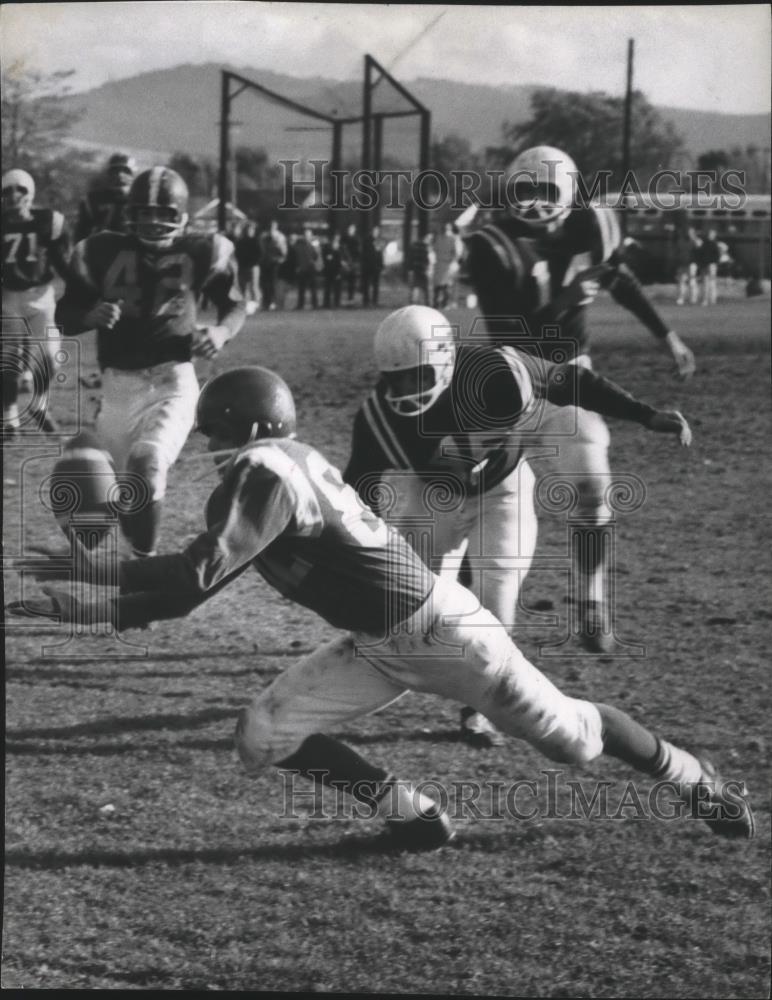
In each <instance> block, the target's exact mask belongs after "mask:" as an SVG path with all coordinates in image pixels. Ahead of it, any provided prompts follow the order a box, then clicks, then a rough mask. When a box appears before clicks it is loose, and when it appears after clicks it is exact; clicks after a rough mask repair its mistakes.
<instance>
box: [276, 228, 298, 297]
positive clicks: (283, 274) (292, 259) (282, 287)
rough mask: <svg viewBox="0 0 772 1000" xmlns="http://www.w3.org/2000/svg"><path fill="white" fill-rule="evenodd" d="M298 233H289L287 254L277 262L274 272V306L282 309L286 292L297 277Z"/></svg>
mask: <svg viewBox="0 0 772 1000" xmlns="http://www.w3.org/2000/svg"><path fill="white" fill-rule="evenodd" d="M297 242H298V234H297V233H291V234H290V236H289V237H288V239H287V256H286V257H285V258H284V260H283V261H282V262H281V264H279V267H278V270H277V272H276V308H277V309H284V307H285V305H286V303H287V292H288V291H289V289H290V288H291V287H292V286H294V284H295V279H296V277H297V270H296V268H297V255H296V247H297Z"/></svg>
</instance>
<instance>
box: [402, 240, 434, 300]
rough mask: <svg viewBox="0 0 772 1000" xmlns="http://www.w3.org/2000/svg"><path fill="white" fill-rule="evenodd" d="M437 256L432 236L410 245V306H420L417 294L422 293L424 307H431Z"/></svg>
mask: <svg viewBox="0 0 772 1000" xmlns="http://www.w3.org/2000/svg"><path fill="white" fill-rule="evenodd" d="M435 260H436V257H435V254H434V250H433V249H432V236H431V233H427V234H426V236H424V237H423V238H421V239H417V240H414V241H413V243H412V244H411V245H410V252H409V256H408V280H409V286H410V304H411V305H420V304H421V303H420V302H419V300H418V296H417V294H416V293H417V292H420V293H421V297H422V298H423V305H425V306H428V305H430V301H431V296H430V292H429V289H430V287H431V282H432V278H433V275H434V264H435Z"/></svg>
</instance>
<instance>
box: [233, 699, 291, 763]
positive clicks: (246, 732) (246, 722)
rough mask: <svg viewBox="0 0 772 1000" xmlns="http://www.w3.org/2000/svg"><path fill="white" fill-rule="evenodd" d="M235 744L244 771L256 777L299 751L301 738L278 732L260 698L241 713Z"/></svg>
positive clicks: (237, 724)
mask: <svg viewBox="0 0 772 1000" xmlns="http://www.w3.org/2000/svg"><path fill="white" fill-rule="evenodd" d="M235 744H236V750H237V752H238V755H239V757H240V759H241V763H242V765H243V767H244V770H245V771H246V772H247V774H248V775H250V776H251V777H255V776H257V775H259V774H261V773H262V772H263V771H264V770H265V769H266V768H267V767H270V766H271V765H272V764H275V763H276V762H277V761H280V760H282V759H283V758H284V757H287V756H288V755H289V754H291V753H292V752H293V751H294V750H296V749H297V747H298V740H297V739H292V740H288V739H287V738H286V737H283V736H282V735H281V734H280V733H278V732H277V730H276V727H275V725H274V723H273V719H272V717H271V713H270V712H269V711H268V709H267V708H266V707H265V706H264V705H263V704H261V703H260V701H259V700H258V701H257V702H254V703H253V704H252V705H250V706H249V708H244V709H242V710H241V712H239V717H238V721H237V723H236V736H235Z"/></svg>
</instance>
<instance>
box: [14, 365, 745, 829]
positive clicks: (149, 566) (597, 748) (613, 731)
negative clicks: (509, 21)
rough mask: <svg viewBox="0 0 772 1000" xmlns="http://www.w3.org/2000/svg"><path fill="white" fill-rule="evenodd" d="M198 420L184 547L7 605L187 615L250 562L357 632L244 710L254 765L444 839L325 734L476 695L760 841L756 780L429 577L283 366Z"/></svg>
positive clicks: (88, 613) (253, 376)
mask: <svg viewBox="0 0 772 1000" xmlns="http://www.w3.org/2000/svg"><path fill="white" fill-rule="evenodd" d="M514 388H515V386H514V385H513V389H514ZM683 423H684V422H683V420H680V421H676V422H675V423H674V427H673V429H674V430H676V429H677V428H676V425H677V427H678V428H681V429H682V426H683ZM197 426H198V429H199V430H201V431H202V432H203V433H204V434H206V435H207V437H208V438H209V449H210V451H212V452H213V453H214V455H213V457H215V461H216V462H218V463H219V471H220V474H221V477H222V482H221V483H220V485H219V486H217V488H216V489H215V490H214V492H213V493H212V495H211V496H210V498H209V502H208V504H207V511H206V518H207V528H206V530H205V531H203V532H202V533H201V534H200V535H199V536H198V537H197V538H196V539H195V540H194V541H192V542H191V543H190V545H189V546H188V547H187V548H186V549H185V550H184V551H182V552H180V553H178V554H174V555H167V556H156V557H155V558H151V559H144V560H132V561H127V562H122V563H120V564H119V567H118V580H119V591H120V592H119V595H118V596H114V595H113V594H112V592H110V591H107V590H104V589H103V590H102V591H101V593H102V594H103V595H104V596H101V597H97V598H93V597H91V598H88V599H84V600H83V601H81V600H79V599H78V598H76V597H73V596H72V595H71V594H69V593H67V592H65V591H63V590H58V589H57V588H56V587H49V588H48V591H47V594H46V596H44V597H36V598H28V599H27V601H26V602H25V601H22V602H14V603H12V604H11V605H9V607H8V610H9V612H11V613H14V614H20V615H30V614H43V615H45V616H49V617H57V618H58V619H59V620H66V621H79V622H89V623H92V622H97V621H102V622H110V623H112V624H113V625H115V627H116V628H122V629H126V628H130V627H132V626H137V625H141V624H144V623H146V622H149V621H151V620H154V619H158V618H174V617H180V616H183V615H186V614H189V613H190V612H191V611H192V610H193V609H194V608H195V607H197V606H198V605H199V604H200V603H201V602H202V601H204V600H206V599H207V598H208V597H211V596H212V595H213V594H215V593H217V592H218V591H219V590H221V589H222V588H223V587H225V586H227V585H228V583H230V582H231V581H232V580H234V579H235V578H236V577H238V576H240V575H241V574H242V573H243V572H244V571H245V570H247V569H248V568H249V567H250V566H251V567H253V568H254V569H255V570H257V572H258V573H260V575H261V576H262V577H263V578H264V579H265V580H266V581H267V582H268V583H269V584H270V585H271V586H273V587H275V588H276V589H277V590H278V591H279V592H280V593H281V594H282V595H283V596H285V597H287V598H290V599H292V600H294V601H296V602H297V603H298V604H301V605H303V606H304V607H307V608H310V609H312V610H313V611H315V612H316V613H317V614H319V615H320V616H321V617H322V618H323V619H325V621H327V622H328V623H330V624H331V625H333V626H335V627H336V628H340V629H345V630H347V633H346V634H345V635H341V636H340V637H338V638H335V639H333V640H332V641H330V642H327V643H324V644H323V645H322V646H320V647H319V648H317V649H316V650H315V651H314V652H313V653H311V654H310V655H309V656H307V657H304V658H303V659H302V660H299V661H298V662H297V663H295V664H293V665H292V666H291V667H289V668H288V669H287V670H285V671H283V672H282V673H281V674H280V675H279V676H278V677H277V678H276V680H274V681H273V682H272V683H271V684H269V685H268V687H267V688H265V689H264V690H263V691H261V692H260V693H259V694H258V695H257V696H256V697H254V698H253V700H252V702H251V703H250V704H249V706H248V707H247V708H244V709H243V710H242V711H241V712H240V713H239V718H238V723H237V726H236V746H237V749H238V752H239V754H240V756H241V760H242V762H243V764H244V766H245V768H246V770H247V772H248V773H249V774H250V775H255V776H257V775H260V774H261V773H262V771H263V770H264V769H265V768H266V767H267V766H269V765H274V766H276V767H279V768H282V769H288V770H293V771H295V772H299V773H300V774H303V775H306V776H308V777H311V778H312V779H313V780H314V781H319V782H323V783H326V784H329V785H332V787H334V788H336V789H340V790H342V791H345V792H348V793H349V794H351V795H353V796H354V797H355V798H357V799H359V800H360V801H363V802H364V803H365V804H366V805H367V806H368V807H372V811H373V813H376V812H378V813H380V814H381V815H382V816H384V818H385V819H386V822H387V824H388V827H389V829H390V830H391V833H392V834H393V836H394V837H395V838H396V842H397V843H398V844H400V845H402V846H404V847H406V848H427V847H438V846H441V845H442V844H443V843H445V842H446V841H447V840H448V839H449V838H450V837H451V836H452V828H451V825H450V822H449V820H448V818H447V816H446V815H445V814H444V813H443V811H442V809H441V808H440V807H439V806H438V804H437V803H436V802H435V801H434V800H433V799H432V798H431V797H429V796H427V795H426V794H425V793H423V792H421V791H420V790H419V789H418V788H416V787H415V786H414V785H412V784H410V783H408V782H404V781H397V780H396V779H395V778H394V776H393V775H392V774H391V773H390V772H389V771H388V770H387V769H386V768H383V767H381V766H379V765H378V764H374V763H372V762H370V761H367V760H365V759H364V758H363V757H361V756H360V755H359V754H358V753H356V752H355V751H353V750H351V749H350V748H349V747H347V746H345V745H344V744H342V743H340V742H339V741H337V740H335V739H332V738H330V737H328V736H326V735H324V733H325V732H326V731H328V730H330V729H333V730H334V729H336V728H337V727H339V726H341V725H344V724H346V723H347V722H349V721H351V720H352V719H356V718H358V717H359V716H361V715H364V714H367V713H369V712H373V711H375V710H377V709H380V708H383V707H384V706H386V705H388V704H390V703H391V702H393V701H394V700H395V699H397V698H399V697H400V696H401V695H402V694H404V693H405V692H406V691H408V690H414V691H421V692H428V693H432V694H437V695H440V696H442V697H445V698H450V699H454V700H456V701H461V702H466V703H467V704H470V705H473V706H475V708H476V709H477V710H478V711H480V712H483V713H484V714H485V715H486V716H487V717H489V718H490V719H492V720H493V721H494V722H495V723H496V725H497V726H499V728H501V729H502V730H503V731H504V732H506V733H508V734H509V735H511V736H514V737H517V738H519V739H522V740H526V741H528V742H529V743H530V744H531V745H532V746H534V747H536V748H538V749H539V750H540V751H541V752H542V753H544V754H545V755H546V756H547V757H548V758H549V759H550V760H554V761H559V762H562V763H571V764H577V765H580V766H584V765H585V764H586V763H588V762H589V761H591V760H593V759H594V758H596V757H597V756H599V755H600V754H602V753H606V754H609V755H611V756H613V757H616V758H618V759H620V760H622V761H624V762H625V763H626V764H628V765H629V766H631V767H633V768H635V769H637V770H639V771H641V772H643V773H645V774H647V775H650V776H652V777H654V778H658V779H664V780H667V781H669V782H673V783H674V784H675V785H676V786H677V788H678V789H680V794H681V796H682V797H683V799H684V800H685V801H688V802H689V803H690V804H692V805H694V803H695V798H696V797H697V795H698V794H699V795H700V798H701V807H702V811H703V815H702V818H704V819H705V820H706V821H707V822H708V824H709V826H710V827H711V828H712V830H713V832H714V833H716V834H720V835H723V836H728V837H735V838H748V837H751V836H752V834H753V816H752V812H751V808H750V805H749V802H748V799H747V796H746V794H745V789H744V786H742V785H741V784H740V783H738V782H726V781H723V780H722V779H720V778H718V777H717V775H716V773H715V770H714V769H713V767H712V765H710V764H709V763H707V762H704V761H701V760H699V759H698V758H696V757H694V756H693V755H692V754H690V753H688V752H687V751H685V750H682V749H680V748H678V747H676V746H674V745H673V744H671V743H669V742H667V741H665V740H663V739H661V738H659V737H657V736H655V735H654V734H653V733H651V732H650V731H649V730H648V729H645V728H644V727H643V726H641V725H640V724H638V723H637V722H635V721H633V719H631V718H630V717H629V716H628V715H626V714H625V713H624V712H622V711H620V710H619V709H616V708H612V707H611V706H609V705H605V704H600V703H595V702H590V701H584V700H581V699H577V698H571V697H568V696H567V695H565V694H563V693H562V692H561V691H560V690H559V689H558V688H557V687H555V685H554V684H552V682H551V681H549V680H548V679H547V678H546V677H545V676H544V675H543V674H542V673H540V671H539V670H537V669H536V667H534V666H533V665H532V664H531V663H529V662H528V660H526V659H525V657H524V656H523V655H522V653H521V652H520V650H518V649H517V647H516V646H515V645H514V644H513V643H512V641H511V639H510V638H509V636H508V635H507V633H506V630H505V629H503V628H502V627H501V625H500V623H499V622H498V621H497V620H496V618H494V616H493V615H492V614H491V613H490V612H489V611H487V610H485V609H483V608H482V607H480V604H479V602H478V601H477V599H476V598H475V597H474V596H473V595H472V594H471V593H470V592H469V591H468V590H467V589H466V588H464V587H462V586H461V585H460V584H458V583H456V582H455V581H453V580H449V579H442V578H440V577H437V576H436V575H435V574H433V573H432V572H431V571H430V570H429V568H428V567H427V566H426V565H425V563H423V562H422V561H421V559H420V558H419V557H418V555H417V554H416V553H415V552H414V551H413V549H412V548H411V547H410V545H408V543H407V542H406V541H405V540H404V539H403V538H402V536H401V535H400V534H399V533H398V532H397V531H396V530H395V529H393V528H390V527H388V526H387V524H386V523H385V522H384V521H382V520H381V519H380V518H378V517H377V516H376V515H375V514H374V513H373V512H372V511H371V510H370V509H369V508H368V507H366V506H365V505H363V504H362V503H361V501H360V500H359V498H358V496H357V495H356V493H355V492H354V490H353V489H352V488H351V487H350V486H348V485H346V484H345V483H344V482H343V480H342V478H341V476H340V473H339V472H338V470H337V469H335V468H334V467H333V466H332V465H330V463H329V462H328V461H327V460H326V459H325V458H324V457H323V456H322V455H321V454H320V453H319V452H318V451H315V450H314V449H313V448H312V447H309V446H308V445H306V444H302V443H301V442H300V441H298V440H297V439H296V419H295V407H294V403H293V400H292V395H291V393H290V390H289V388H288V387H287V385H286V383H285V382H284V381H283V380H282V379H281V378H280V377H279V376H278V375H276V374H275V373H274V372H271V371H268V370H267V369H265V368H259V367H247V368H236V369H233V370H231V371H227V372H224V373H222V374H220V375H218V376H216V377H215V378H214V379H212V380H211V381H210V382H209V383H207V385H205V386H204V388H203V390H202V392H201V397H200V399H199V402H198V413H197ZM223 452H230V457H229V458H227V457H225V456H224V455H223ZM105 569H106V572H107V573H108V574H111V573H112V569H114V567H112V568H111V567H107V566H106V567H105ZM99 571H100V569H99V566H98V565H96V564H95V563H92V564H91V565H90V566H89V567H88V569H87V570H86V572H87V573H88V579H89V580H91V581H94V580H99V579H104V578H103V577H100V575H99ZM111 579H112V576H111ZM108 595H110V596H108ZM459 650H463V655H457V654H458V651H459ZM449 651H450V652H449ZM698 789H699V792H698Z"/></svg>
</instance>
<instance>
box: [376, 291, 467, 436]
mask: <svg viewBox="0 0 772 1000" xmlns="http://www.w3.org/2000/svg"><path fill="white" fill-rule="evenodd" d="M374 347H375V363H376V365H377V366H378V371H380V372H381V373H383V374H388V373H389V372H401V371H409V370H411V369H418V368H422V367H424V366H426V367H429V368H431V369H432V371H433V373H434V380H433V384H432V385H431V386H430V387H427V388H425V389H421V390H420V391H416V392H413V393H409V394H407V395H402V396H398V395H395V394H394V393H393V392H392V390H391V389H390V388H388V389H387V390H386V402H387V403H388V404H389V406H390V407H391V409H392V410H393V411H394V412H395V413H397V414H399V415H400V416H402V417H408V416H409V417H416V416H418V415H419V414H420V413H424V412H425V411H426V410H428V409H429V407H430V406H433V405H434V404H435V403H436V401H437V399H438V398H439V397H440V395H441V394H442V393H443V392H444V391H445V389H447V388H448V386H449V385H450V381H451V378H452V377H453V367H454V364H455V358H456V348H455V343H454V337H453V328H452V327H451V325H450V323H449V322H448V320H447V319H446V317H445V316H443V315H442V313H441V312H438V311H437V310H436V309H430V308H429V306H404V307H403V308H402V309H397V310H396V311H395V312H393V313H390V314H389V315H388V316H387V317H386V319H384V320H383V322H382V323H381V324H380V326H379V327H378V329H377V330H376V331H375V343H374Z"/></svg>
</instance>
